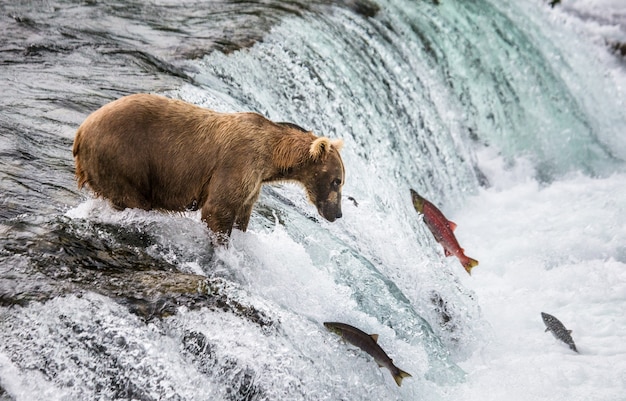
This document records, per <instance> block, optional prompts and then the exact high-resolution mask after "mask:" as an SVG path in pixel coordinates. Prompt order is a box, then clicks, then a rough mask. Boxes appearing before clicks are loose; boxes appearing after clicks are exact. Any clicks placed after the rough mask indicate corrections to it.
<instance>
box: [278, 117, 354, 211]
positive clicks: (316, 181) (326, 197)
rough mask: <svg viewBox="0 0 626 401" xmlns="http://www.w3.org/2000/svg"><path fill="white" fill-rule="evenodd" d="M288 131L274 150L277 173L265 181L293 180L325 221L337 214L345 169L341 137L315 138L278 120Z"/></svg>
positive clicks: (293, 125) (292, 125)
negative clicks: (299, 185) (302, 189)
mask: <svg viewBox="0 0 626 401" xmlns="http://www.w3.org/2000/svg"><path fill="white" fill-rule="evenodd" d="M279 124H280V125H281V126H282V127H284V128H285V129H287V130H289V131H290V132H288V133H287V134H286V135H283V136H282V138H281V141H280V143H279V144H278V146H276V147H275V149H274V156H273V159H274V164H275V166H276V167H277V169H278V170H279V173H278V174H277V175H276V176H274V177H272V178H271V179H270V180H268V181H276V180H295V181H297V182H299V183H300V184H302V185H303V186H304V189H305V190H306V193H307V196H308V198H309V201H310V202H311V203H313V204H314V205H315V207H316V208H317V211H318V212H319V214H321V215H322V216H323V217H324V218H325V219H326V220H328V221H331V222H332V221H335V220H337V219H338V218H340V217H341V189H342V188H343V183H344V180H345V169H344V167H343V161H342V160H341V155H340V154H339V151H340V150H341V147H342V146H343V141H342V140H341V139H328V138H326V137H317V136H315V135H314V134H313V133H312V132H311V131H306V130H304V129H303V128H300V127H299V126H297V125H295V124H291V123H279Z"/></svg>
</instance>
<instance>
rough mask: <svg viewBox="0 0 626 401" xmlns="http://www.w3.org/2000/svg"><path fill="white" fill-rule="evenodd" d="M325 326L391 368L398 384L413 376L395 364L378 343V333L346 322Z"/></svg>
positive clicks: (325, 324)
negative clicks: (367, 331) (371, 332)
mask: <svg viewBox="0 0 626 401" xmlns="http://www.w3.org/2000/svg"><path fill="white" fill-rule="evenodd" d="M324 326H325V327H326V328H327V329H328V330H330V331H332V332H333V333H336V334H338V335H340V336H341V337H342V338H343V339H344V340H346V341H347V342H349V343H350V344H352V345H354V346H357V347H359V348H360V349H362V350H363V351H365V352H367V353H368V354H370V355H371V356H372V357H373V358H374V360H375V361H376V363H378V366H380V367H385V368H387V369H389V372H391V375H392V376H393V379H394V380H395V381H396V384H397V385H398V386H400V385H401V384H402V379H404V378H405V377H411V375H410V374H408V373H407V372H405V371H403V370H402V369H400V368H398V367H397V366H396V365H394V364H393V360H392V359H391V358H389V356H388V355H387V353H386V352H385V351H384V350H383V349H382V348H381V347H380V345H378V342H377V341H378V334H371V335H370V334H367V333H366V332H364V331H362V330H360V329H357V328H356V327H354V326H350V325H349V324H345V323H338V322H324Z"/></svg>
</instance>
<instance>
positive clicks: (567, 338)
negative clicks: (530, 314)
mask: <svg viewBox="0 0 626 401" xmlns="http://www.w3.org/2000/svg"><path fill="white" fill-rule="evenodd" d="M541 318H542V319H543V322H544V323H545V325H546V330H545V331H551V332H552V335H553V336H554V337H556V338H557V339H558V340H561V341H563V342H564V343H565V344H567V345H569V348H570V349H571V350H572V351H576V352H578V350H577V349H576V344H574V340H573V339H572V331H571V330H568V329H566V328H565V326H564V325H563V323H561V321H560V320H559V319H557V318H555V317H554V316H552V315H550V314H547V313H545V312H541Z"/></svg>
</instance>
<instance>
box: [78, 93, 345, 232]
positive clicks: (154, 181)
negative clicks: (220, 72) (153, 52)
mask: <svg viewBox="0 0 626 401" xmlns="http://www.w3.org/2000/svg"><path fill="white" fill-rule="evenodd" d="M342 144H343V141H342V140H340V139H334V140H330V139H328V138H325V137H317V136H315V135H314V134H313V133H312V132H308V131H306V130H304V129H302V128H300V127H298V126H297V125H295V124H291V123H280V122H279V123H276V122H272V121H270V120H268V119H267V118H265V117H263V116H261V115H260V114H257V113H246V112H244V113H219V112H215V111H212V110H208V109H205V108H202V107H199V106H196V105H193V104H189V103H186V102H183V101H181V100H174V99H169V98H166V97H163V96H158V95H151V94H135V95H130V96H125V97H122V98H120V99H118V100H115V101H113V102H111V103H109V104H106V105H104V106H103V107H101V108H100V109H98V110H96V111H95V112H93V113H92V114H91V115H90V116H89V117H87V119H86V120H85V121H84V122H83V123H82V124H81V126H80V127H79V128H78V131H77V132H76V138H75V139H74V148H73V153H74V159H75V163H76V178H77V180H78V186H79V188H82V187H83V186H84V185H85V184H86V185H88V186H89V187H90V188H91V189H92V190H93V191H94V192H95V194H96V195H98V196H102V197H104V198H106V199H108V200H109V201H110V202H111V203H112V205H113V207H115V208H116V209H120V210H121V209H124V208H139V209H144V210H150V209H157V210H165V211H184V210H189V209H192V210H197V209H198V208H200V209H201V210H202V220H204V221H205V222H206V223H207V225H208V226H209V228H210V229H211V231H213V233H215V234H217V235H218V237H219V238H220V239H218V241H220V242H221V241H222V240H223V239H225V238H226V237H228V236H229V235H230V234H231V231H232V229H233V227H235V228H238V229H239V230H242V231H246V229H247V227H248V222H249V220H250V214H251V213H252V206H253V205H254V203H255V202H256V200H257V198H258V196H259V192H260V190H261V185H263V184H264V183H269V182H275V181H284V180H291V181H297V182H300V183H301V184H302V185H303V186H304V188H305V190H306V193H307V195H308V197H309V200H310V201H311V203H313V204H314V205H315V206H316V207H317V210H318V212H319V213H320V214H321V215H322V216H323V217H324V218H326V220H328V221H331V222H332V221H335V219H337V218H340V217H341V189H342V187H343V184H344V176H345V170H344V166H343V161H342V159H341V156H340V154H339V151H340V149H341V147H342Z"/></svg>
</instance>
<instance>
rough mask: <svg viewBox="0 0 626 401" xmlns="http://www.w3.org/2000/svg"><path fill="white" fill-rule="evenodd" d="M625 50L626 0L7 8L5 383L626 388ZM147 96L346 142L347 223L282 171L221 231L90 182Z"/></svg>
mask: <svg viewBox="0 0 626 401" xmlns="http://www.w3.org/2000/svg"><path fill="white" fill-rule="evenodd" d="M602 10H604V11H602ZM623 43H626V8H624V6H623V5H621V4H620V2H619V1H611V0H603V1H596V2H593V4H591V3H585V2H583V1H582V0H579V1H572V2H570V3H568V4H566V5H564V6H563V7H561V6H559V5H557V6H556V7H554V8H551V7H550V6H549V5H548V4H547V3H544V2H542V1H538V0H533V1H512V2H504V3H503V2H499V1H489V0H472V1H463V2H451V1H442V2H438V1H426V0H424V1H408V0H404V1H403V0H377V1H367V0H364V1H359V0H354V1H353V0H345V1H330V0H327V1H323V0H319V1H313V2H310V1H288V2H285V1H272V0H267V1H250V2H241V1H234V0H232V1H227V0H223V1H210V2H206V1H198V0H182V1H178V0H177V1H172V0H155V1H151V2H144V1H122V0H119V1H113V0H106V1H98V2H95V1H85V2H81V3H79V2H72V1H61V0H56V1H55V0H53V1H13V2H10V4H9V2H3V3H2V4H0V89H1V91H2V97H0V110H1V112H0V166H1V168H0V400H77V399H101V400H113V399H138V400H160V399H168V400H169V399H172V400H382V399H385V400H388V399H394V400H417V399H423V400H453V399H454V400H456V399H465V400H501V399H509V400H561V399H562V400H566V399H567V400H588V399H597V400H623V399H624V398H623V397H624V396H623V394H624V393H625V392H626V379H625V378H626V345H624V344H626V334H625V333H626V314H625V313H624V311H626V266H625V265H626V246H625V244H626V217H625V216H626V213H624V212H625V211H626V190H625V188H626V172H625V170H624V165H625V163H624V161H625V160H626V138H625V135H624V134H625V129H626V128H625V127H626V67H625V65H626V63H625V61H624V59H623V57H622V55H621V54H620V51H619V49H620V46H621V44H623ZM136 92H149V93H159V94H162V95H166V96H169V97H173V98H179V99H183V100H186V101H189V102H192V103H195V104H198V105H202V106H205V107H208V108H212V109H216V110H220V111H257V112H260V113H262V114H264V115H266V116H267V117H269V118H271V119H273V120H276V121H290V122H293V123H296V124H298V125H301V126H303V127H305V128H307V129H311V130H313V131H314V132H315V133H317V134H318V135H325V136H329V137H333V138H336V137H339V138H343V139H344V141H345V146H344V150H343V151H342V155H343V158H344V162H345V165H346V184H345V187H344V197H345V199H344V200H343V209H344V210H343V215H344V217H343V218H342V219H340V220H338V221H337V222H334V223H328V222H326V221H324V220H323V219H321V218H320V217H319V216H318V215H317V213H316V211H315V208H314V207H313V206H312V205H310V204H308V203H307V201H306V199H305V197H304V193H303V191H302V189H301V188H300V187H299V186H297V185H293V184H287V183H286V184H281V185H273V186H267V187H265V188H264V190H263V192H262V194H261V197H260V199H259V202H258V203H257V205H256V206H255V209H254V212H253V214H252V219H251V223H250V227H249V230H248V232H246V233H242V232H238V231H236V232H234V234H233V236H232V239H231V241H230V244H229V246H228V247H227V248H218V249H214V248H213V247H212V246H211V244H210V242H209V240H208V232H207V228H206V227H205V226H204V224H203V223H202V222H201V221H200V217H199V215H198V214H197V213H193V212H189V213H183V214H163V213H157V212H144V211H138V210H125V211H121V212H119V211H115V210H113V209H112V208H111V207H110V206H109V205H108V204H107V203H106V201H103V200H99V199H94V198H93V196H92V195H91V194H90V193H89V192H87V191H79V190H78V189H77V187H76V183H75V180H74V176H73V173H74V164H73V160H72V153H71V148H72V142H73V138H74V134H75V131H76V129H77V127H78V126H79V125H80V123H81V122H82V121H83V120H84V118H85V117H86V116H87V115H88V114H89V113H90V112H92V111H94V110H96V109H97V108H98V107H100V106H101V105H103V104H105V103H107V102H109V101H112V100H114V99H116V98H118V97H121V96H123V95H126V94H130V93H136ZM410 188H413V189H415V190H417V191H418V192H419V193H420V194H422V195H423V196H424V197H426V198H428V199H429V200H431V201H432V202H433V203H435V204H436V205H438V206H439V208H440V209H442V210H443V211H444V213H445V214H446V215H448V217H450V219H451V220H454V221H455V222H456V223H457V224H458V228H457V231H456V234H457V238H458V239H459V241H460V242H461V245H462V246H464V248H465V249H466V253H467V254H468V255H469V256H471V257H473V258H475V259H478V260H479V261H480V264H479V266H477V267H476V268H475V269H474V270H473V274H472V276H471V277H470V276H468V275H467V274H466V273H465V271H464V270H463V268H462V266H461V265H460V264H459V262H458V260H456V259H455V258H454V257H450V258H446V257H445V256H444V254H443V251H442V249H441V247H440V245H439V244H437V243H436V242H435V240H434V239H433V237H432V235H431V233H430V232H429V231H428V229H427V228H426V226H425V224H424V223H423V221H422V219H421V217H420V216H418V215H417V214H416V213H415V211H414V210H413V207H412V205H411V201H410V199H411V198H410V195H409V189H410ZM541 312H547V313H550V314H553V315H555V316H557V317H558V318H559V319H561V320H562V321H563V323H564V324H565V325H566V326H567V327H568V329H572V330H573V333H572V336H573V338H574V340H575V341H576V344H577V346H578V349H579V351H580V354H575V353H573V352H572V351H571V350H569V348H567V346H565V345H564V344H562V343H559V342H558V341H557V340H556V339H554V338H553V337H552V336H551V335H550V334H548V333H544V332H543V331H544V328H545V327H544V325H543V322H542V321H541V317H540V313H541ZM325 321H340V322H345V323H349V324H352V325H354V326H357V327H359V328H361V329H362V330H364V331H366V332H368V333H376V334H378V335H379V344H380V345H381V346H382V347H383V348H384V349H385V350H386V351H387V353H388V354H389V355H390V356H391V357H392V358H393V359H394V362H395V363H396V365H397V366H399V367H400V368H402V369H403V370H405V371H407V372H409V373H411V375H412V377H410V378H406V379H404V381H403V385H402V387H397V386H396V384H395V382H394V381H393V380H392V378H391V376H390V375H389V373H388V372H387V371H386V369H384V368H382V369H379V368H378V366H377V365H376V363H375V362H374V361H373V360H372V358H371V357H369V356H368V355H367V354H365V353H363V352H361V351H359V350H358V349H356V348H355V347H353V346H351V345H349V344H345V343H343V342H341V341H340V339H339V338H338V337H337V336H336V335H335V334H333V333H330V332H328V331H327V330H326V329H325V328H324V326H323V322H325Z"/></svg>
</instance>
